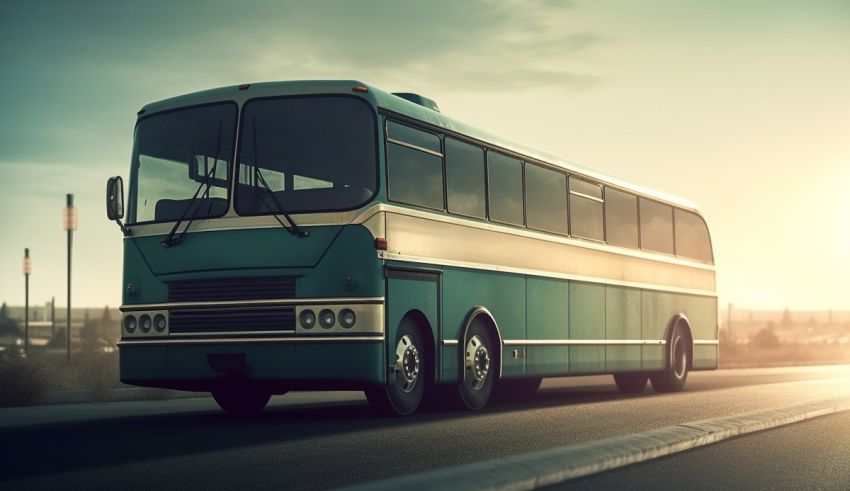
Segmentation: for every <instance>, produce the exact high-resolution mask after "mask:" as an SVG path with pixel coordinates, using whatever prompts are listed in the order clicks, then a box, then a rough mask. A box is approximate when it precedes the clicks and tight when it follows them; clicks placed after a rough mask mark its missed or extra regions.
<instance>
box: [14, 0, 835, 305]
mask: <svg viewBox="0 0 850 491" xmlns="http://www.w3.org/2000/svg"><path fill="white" fill-rule="evenodd" d="M0 11H2V15H0V74H2V77H0V108H2V113H0V301H6V302H8V303H10V304H14V305H21V304H23V300H24V298H23V297H24V293H23V290H24V288H23V282H24V278H23V275H22V274H21V259H22V256H23V250H24V248H25V247H29V248H30V249H31V255H32V258H33V259H32V261H33V274H32V276H31V280H30V285H31V286H30V298H31V302H32V303H33V304H41V303H43V302H45V301H48V300H49V299H50V297H51V296H56V297H57V305H64V298H65V292H66V290H65V278H66V277H65V247H66V245H65V234H64V232H63V230H62V222H61V213H62V207H63V206H64V204H65V194H66V193H74V195H75V199H76V204H77V207H78V211H79V229H78V231H77V232H76V234H75V238H74V262H73V264H74V271H75V272H74V277H73V278H74V285H75V286H74V304H75V305H79V306H102V305H106V304H108V305H117V304H118V303H119V302H120V292H121V234H120V232H119V230H118V227H117V226H115V224H113V223H111V222H109V221H107V219H106V217H105V209H104V187H105V182H106V179H107V178H108V177H109V176H112V175H123V176H124V177H126V176H127V171H128V169H129V157H130V152H131V145H132V131H133V125H134V123H135V118H136V112H137V111H138V110H139V109H140V108H141V107H142V106H143V105H144V104H146V103H148V102H152V101H156V100H159V99H164V98H168V97H172V96H175V95H179V94H183V93H188V92H194V91H198V90H204V89H208V88H212V87H217V86H223V85H232V84H240V83H248V82H260V81H270V80H297V79H358V80H363V81H364V82H367V83H370V84H372V85H375V86H377V87H381V88H383V89H385V90H388V91H403V92H418V93H420V94H423V95H425V96H427V97H430V98H432V99H434V100H436V101H437V102H438V104H439V105H440V108H441V110H442V112H443V113H445V114H447V115H450V116H452V117H454V118H456V119H459V120H461V121H464V122H466V123H469V124H472V125H474V126H478V127H480V128H482V129H484V130H487V131H489V132H491V133H494V134H498V135H501V136H504V137H506V138H509V139H511V140H514V141H517V142H519V143H522V144H524V145H526V146H529V147H532V148H537V149H539V150H542V151H544V152H547V153H550V154H554V155H558V156H560V157H562V158H564V159H566V160H569V161H572V162H576V163H579V164H581V165H582V166H585V167H589V168H593V169H596V170H598V171H600V172H603V173H606V174H609V175H613V176H616V177H618V178H621V179H624V180H627V181H631V182H634V183H637V184H640V185H643V186H646V187H650V188H654V189H657V190H659V191H663V192H666V193H670V194H674V195H678V196H681V197H684V198H686V199H688V200H691V201H694V202H696V203H698V204H699V205H700V207H701V209H702V210H703V212H704V214H705V215H706V217H707V218H708V223H709V227H710V228H711V233H712V238H713V242H714V250H715V257H716V262H717V268H718V293H719V296H720V302H721V305H726V304H727V303H728V302H732V303H733V304H734V305H736V306H738V307H740V308H752V309H780V308H784V307H786V306H787V307H789V308H792V309H830V308H832V309H850V192H848V191H847V190H846V188H847V187H848V186H850V55H848V54H849V53H850V2H847V1H846V0H808V1H803V0H800V1H793V2H792V1H785V0H776V1H747V0H741V1H735V2H731V1H716V2H702V1H675V0H669V1H658V0H650V1H644V2H632V1H617V0H600V1H593V2H590V1H582V0H574V1H557V0H504V1H497V0H478V1H466V2H455V1H429V2H419V1H410V2H405V1H370V0H361V1H358V2H347V1H338V2H330V1H313V2H296V1H254V2H252V1H245V2H239V3H238V4H237V3H236V2H230V1H227V2H225V1H206V2H192V1H183V2H159V1H148V2H125V1H103V2H86V1H81V2H39V1H33V0H29V1H17V0H6V1H4V2H3V6H2V8H0Z"/></svg>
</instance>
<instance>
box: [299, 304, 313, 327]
mask: <svg viewBox="0 0 850 491" xmlns="http://www.w3.org/2000/svg"><path fill="white" fill-rule="evenodd" d="M298 322H299V323H301V327H303V328H304V329H312V328H313V326H315V325H316V314H314V313H313V311H312V310H310V309H307V310H302V311H301V313H300V314H298Z"/></svg>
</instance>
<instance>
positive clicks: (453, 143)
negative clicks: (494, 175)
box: [446, 138, 486, 218]
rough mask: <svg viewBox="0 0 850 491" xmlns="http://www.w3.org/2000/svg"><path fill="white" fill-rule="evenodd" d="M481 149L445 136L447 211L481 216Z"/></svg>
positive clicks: (482, 181)
mask: <svg viewBox="0 0 850 491" xmlns="http://www.w3.org/2000/svg"><path fill="white" fill-rule="evenodd" d="M484 180H485V177H484V150H483V149H481V148H479V147H476V146H474V145H469V144H467V143H463V142H460V141H458V140H455V139H453V138H446V191H447V193H448V195H447V196H446V201H447V204H448V208H449V212H450V213H457V214H459V215H466V216H469V217H475V218H484V217H485V214H486V200H485V198H484Z"/></svg>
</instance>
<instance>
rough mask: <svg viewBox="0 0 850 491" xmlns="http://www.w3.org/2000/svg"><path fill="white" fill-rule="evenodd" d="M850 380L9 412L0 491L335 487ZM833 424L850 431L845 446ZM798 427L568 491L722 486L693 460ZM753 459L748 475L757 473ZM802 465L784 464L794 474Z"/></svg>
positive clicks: (754, 405)
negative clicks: (398, 408)
mask: <svg viewBox="0 0 850 491" xmlns="http://www.w3.org/2000/svg"><path fill="white" fill-rule="evenodd" d="M848 380H850V366H827V367H805V368H773V369H744V370H722V371H717V372H700V373H692V374H691V378H690V379H689V381H688V387H687V390H686V391H685V392H683V393H679V394H654V393H652V392H651V391H649V390H647V391H646V392H645V393H644V394H640V395H622V394H619V393H617V391H616V389H615V388H614V385H613V382H612V381H611V379H610V377H580V378H562V379H551V380H546V381H545V382H544V384H543V387H542V389H541V391H540V392H539V393H538V394H536V395H535V396H533V397H531V398H529V399H528V400H525V401H510V402H501V403H497V404H493V405H491V406H490V407H488V408H487V410H485V411H482V412H479V413H465V412H426V413H424V414H417V415H415V416H413V417H409V418H382V417H375V416H373V415H372V413H371V412H370V410H369V408H368V406H367V405H366V404H365V400H364V399H363V397H362V396H361V394H359V393H322V394H317V393H293V394H287V395H285V396H281V397H278V398H275V399H273V401H272V403H271V404H270V406H269V407H268V408H267V409H266V412H265V413H264V415H263V417H262V418H260V419H257V420H252V421H240V420H235V419H233V418H231V417H229V416H228V415H226V414H224V413H222V412H220V411H219V410H218V409H217V408H216V406H215V404H214V402H212V400H211V399H208V398H199V399H183V400H169V401H143V402H122V403H101V404H78V405H63V406H58V405H57V406H41V407H35V408H9V409H2V410H0V442H2V455H0V487H3V488H14V489H31V488H45V487H58V486H62V487H66V488H87V489H91V488H116V487H123V488H127V487H129V488H151V487H168V488H174V487H180V488H192V489H195V488H199V489H200V488H206V489H208V488H244V487H278V488H285V489H316V488H328V487H334V486H340V485H344V484H353V483H358V482H366V481H370V480H374V479H380V478H385V477H390V476H396V475H400V474H406V473H412V472H419V471H425V470H429V469H435V468H440V467H446V466H451V465H457V464H463V463H470V462H476V461H479V460H484V459H490V458H496V457H502V456H507V455H513V454H517V453H523V452H529V451H534V450H540V449H544V448H550V447H555V446H561V445H567V444H572V443H578V442H583V441H590V440H596V439H601V438H607V437H612V436H619V435H627V434H631V433H636V432H640V431H646V430H651V429H655V428H660V427H664V426H668V425H672V424H677V423H685V422H689V421H695V420H700V419H706V418H713V417H720V416H728V415H733V414H740V413H744V412H749V411H755V410H761V409H770V408H777V407H784V406H791V405H795V404H801V403H805V402H811V401H818V400H822V399H828V398H832V397H836V396H845V395H850V384H848ZM847 421H848V419H847V417H846V416H843V415H838V416H830V417H825V418H823V419H821V420H815V421H812V422H805V423H799V428H805V427H807V426H808V425H819V426H817V427H818V428H820V429H821V431H823V432H826V434H830V432H831V428H832V429H834V430H835V432H834V434H835V435H844V440H843V442H844V448H847V447H848V442H850V440H848V439H847V437H848V433H847V430H846V428H847V425H846V422H847ZM836 425H843V427H842V428H841V429H843V430H844V433H840V432H839V430H840V429H839V428H837V427H836V428H833V427H835V426H836ZM796 428H797V426H796V425H795V426H793V427H787V428H781V429H777V430H770V431H767V432H763V433H757V434H755V435H751V436H745V437H741V438H740V439H737V440H732V441H729V442H724V443H720V444H717V445H715V446H713V447H706V448H705V449H700V450H695V451H691V452H687V453H684V454H680V455H677V456H672V457H668V458H666V459H661V460H658V461H653V462H649V463H645V464H640V465H637V466H633V467H627V468H624V469H620V470H616V471H612V472H610V473H607V474H601V475H599V476H596V477H591V478H587V479H586V480H581V481H576V482H574V483H571V485H576V486H581V485H585V484H583V483H592V482H593V481H592V479H595V478H606V477H608V476H612V475H615V473H625V472H640V471H639V469H652V470H651V473H652V474H654V475H658V476H660V477H658V478H657V479H659V481H653V482H654V483H661V484H659V485H664V484H667V485H673V484H674V483H675V484H676V485H677V486H678V485H679V484H680V483H679V481H678V480H675V479H677V477H678V476H679V474H678V473H677V468H678V467H677V466H675V465H671V464H666V465H668V470H667V473H666V474H664V473H663V466H664V465H665V464H664V462H666V461H670V462H672V461H673V460H674V459H688V458H690V459H692V463H691V464H689V465H692V466H693V468H694V469H699V473H698V474H690V475H691V477H690V479H694V477H693V476H698V478H699V479H705V480H706V482H708V481H711V480H712V479H713V478H714V477H717V478H718V479H721V478H723V475H724V474H726V473H725V471H724V469H722V468H720V467H705V466H701V465H702V462H703V460H702V457H694V455H697V452H714V453H719V455H717V456H716V459H717V460H718V462H721V461H723V459H724V458H725V457H724V455H725V453H724V451H722V450H718V449H722V448H729V449H730V450H729V452H738V453H739V454H740V453H744V454H746V453H747V452H756V453H762V454H764V455H765V456H767V455H768V452H774V453H779V450H778V449H782V448H784V447H783V445H784V446H787V447H788V448H789V450H790V449H791V448H792V447H794V446H798V447H799V445H800V444H799V440H798V441H796V442H795V440H787V439H783V438H779V437H774V438H771V437H770V435H773V434H776V435H781V434H784V433H781V432H793V431H795V430H796ZM796 431H803V430H796ZM788 434H789V435H791V438H793V433H788ZM777 438H778V440H777ZM742 442H743V443H742ZM749 442H763V443H760V444H759V443H749ZM813 445H814V443H813ZM760 446H764V448H761V449H760V448H759V447H760ZM822 446H823V445H822ZM803 450H804V449H803ZM803 450H800V449H799V448H797V449H795V451H803ZM845 453H848V452H845ZM848 454H850V453H848ZM742 458H743V459H744V460H743V461H740V462H739V465H741V462H747V460H746V457H742ZM836 458H837V457H836ZM765 460H769V459H767V457H765ZM792 464H794V462H788V463H787V465H788V466H789V468H791V469H793V467H792ZM848 464H850V462H848ZM797 465H802V464H797ZM809 465H811V463H809ZM832 465H837V464H835V463H834V462H833V464H832ZM652 466H661V467H659V468H658V470H657V471H656V468H655V467H652ZM846 468H847V467H845V469H846ZM826 470H827V468H824V472H826ZM750 471H751V472H753V473H758V472H761V470H760V469H759V468H757V467H753V466H749V468H744V469H743V471H742V472H750ZM647 472H650V471H647ZM695 472H696V471H695ZM845 476H846V474H845ZM667 479H669V481H668V480H667ZM622 482H623V481H620V483H622ZM629 482H631V481H629ZM718 482H722V481H718ZM726 482H730V481H726ZM845 482H846V481H845ZM607 485H610V486H612V487H613V485H612V484H611V483H607ZM647 485H649V484H647ZM590 487H593V486H592V485H591V486H589V487H588V489H589V488H590Z"/></svg>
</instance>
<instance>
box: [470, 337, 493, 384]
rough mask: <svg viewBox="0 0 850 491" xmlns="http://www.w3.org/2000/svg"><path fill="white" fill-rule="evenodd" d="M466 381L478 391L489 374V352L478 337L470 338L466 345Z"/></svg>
mask: <svg viewBox="0 0 850 491" xmlns="http://www.w3.org/2000/svg"><path fill="white" fill-rule="evenodd" d="M466 371H467V375H466V380H467V381H468V382H469V384H470V385H471V386H472V388H473V389H474V390H479V389H481V387H483V386H484V382H486V381H487V375H488V374H489V373H490V352H489V351H487V346H485V345H484V342H483V341H482V340H481V337H480V336H477V335H476V336H472V338H470V339H469V341H468V342H467V343H466Z"/></svg>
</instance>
